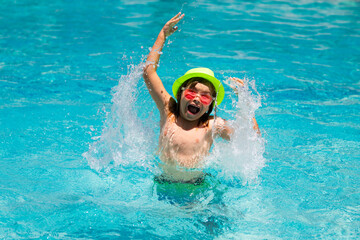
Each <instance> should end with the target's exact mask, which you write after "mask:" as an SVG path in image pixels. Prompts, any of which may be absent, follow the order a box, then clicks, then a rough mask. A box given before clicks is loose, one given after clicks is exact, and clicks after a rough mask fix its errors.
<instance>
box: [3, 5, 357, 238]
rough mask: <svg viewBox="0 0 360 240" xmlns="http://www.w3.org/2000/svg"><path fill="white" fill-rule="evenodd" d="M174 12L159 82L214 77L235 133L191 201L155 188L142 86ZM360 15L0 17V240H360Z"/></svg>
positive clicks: (220, 10)
mask: <svg viewBox="0 0 360 240" xmlns="http://www.w3.org/2000/svg"><path fill="white" fill-rule="evenodd" d="M180 10H181V11H182V12H184V13H185V14H186V16H185V18H184V19H183V21H182V22H181V23H180V24H179V31H178V32H176V33H175V34H174V35H172V36H171V37H170V38H169V41H168V42H167V43H166V45H165V47H164V49H163V54H162V56H161V61H160V66H159V69H158V74H159V76H160V77H161V79H162V80H163V82H164V85H165V87H166V89H167V90H168V91H169V92H171V85H172V82H173V81H174V79H176V78H177V77H179V76H181V75H182V74H184V73H185V72H186V71H187V70H188V69H189V68H192V67H199V66H201V67H209V68H211V69H212V70H213V71H214V72H215V75H216V76H217V77H218V78H219V79H221V80H222V81H223V82H224V85H225V91H226V97H225V100H224V102H223V103H222V104H221V105H220V107H219V109H218V110H217V112H216V115H217V116H220V117H222V118H225V119H228V120H229V121H230V122H231V123H232V124H233V126H234V127H235V129H236V130H237V132H236V134H235V135H234V137H233V139H232V140H231V141H230V142H225V141H221V140H219V141H217V142H215V144H214V147H213V148H212V151H211V154H210V156H209V157H208V159H207V163H206V166H205V171H206V172H207V173H208V175H207V177H206V179H205V181H204V182H203V183H201V184H199V185H191V184H190V185H189V184H188V185H187V184H168V183H159V182H156V181H154V176H156V175H158V174H159V173H160V171H159V169H158V163H159V160H158V157H157V141H158V135H159V126H158V121H159V116H158V112H157V109H156V107H155V104H154V103H153V102H152V101H151V98H150V96H149V94H148V92H147V89H146V87H145V85H144V83H143V80H142V78H141V69H142V66H143V64H144V59H145V58H146V55H147V54H148V53H149V47H151V46H152V44H153V42H154V41H155V38H156V36H157V34H158V32H159V31H160V29H161V28H162V26H163V24H164V23H165V22H166V21H167V20H168V19H170V18H171V17H172V16H173V15H175V14H176V13H177V12H179V11H180ZM359 15H360V2H359V1H350V0H348V1H342V0H327V1H326V0H318V1H316V0H300V1H290V0H283V1H267V0H259V1H196V2H195V1H193V2H192V1H181V0H179V1H157V0H151V1H148V0H146V1H145V0H144V1H130V0H123V1H97V0H94V1H82V0H80V1H75V2H73V1H56V0H55V1H51V2H49V1H28V0H22V1H8V0H5V1H3V2H2V4H1V6H0V28H1V29H2V31H1V32H0V126H1V130H0V238H1V239H309V238H312V239H358V238H359V236H360V232H359V229H360V219H359V215H360V205H359V203H360V192H359V190H358V189H359V188H360V177H359V176H360V170H359V169H360V161H359V160H360V155H359V153H360V144H359V142H360V127H359V126H360V125H359V123H360V115H359V110H360V104H359V103H360V81H359V79H360V19H359V17H358V16H359ZM230 76H237V77H240V78H244V79H245V83H246V84H245V87H244V88H239V94H238V96H236V94H234V92H233V91H232V89H231V87H230V86H229V85H228V81H226V79H227V78H228V77H230ZM253 114H255V116H256V119H257V122H258V124H259V126H260V130H261V136H257V135H256V133H254V131H252V130H251V121H249V119H250V120H251V117H252V116H253Z"/></svg>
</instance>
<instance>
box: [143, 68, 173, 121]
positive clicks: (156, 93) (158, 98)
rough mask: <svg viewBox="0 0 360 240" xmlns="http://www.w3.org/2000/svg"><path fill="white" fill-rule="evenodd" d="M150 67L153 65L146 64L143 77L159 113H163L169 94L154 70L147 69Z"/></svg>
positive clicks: (165, 109)
mask: <svg viewBox="0 0 360 240" xmlns="http://www.w3.org/2000/svg"><path fill="white" fill-rule="evenodd" d="M152 67H153V65H148V66H146V68H145V69H144V73H143V77H144V80H145V83H146V86H147V88H148V90H149V93H150V95H151V97H152V99H153V100H154V102H155V103H156V106H157V108H158V109H159V111H160V113H161V114H163V113H165V112H166V111H167V106H168V104H169V101H170V98H171V96H170V94H169V93H168V92H167V91H166V89H165V87H164V85H163V83H162V81H161V79H160V77H159V76H158V74H157V73H156V71H155V70H152V69H149V68H152Z"/></svg>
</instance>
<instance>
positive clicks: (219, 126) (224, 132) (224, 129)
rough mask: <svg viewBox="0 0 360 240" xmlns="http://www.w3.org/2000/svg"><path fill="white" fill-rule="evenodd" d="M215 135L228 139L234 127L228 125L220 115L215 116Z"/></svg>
mask: <svg viewBox="0 0 360 240" xmlns="http://www.w3.org/2000/svg"><path fill="white" fill-rule="evenodd" d="M213 124H214V131H215V136H219V137H221V138H223V139H225V140H230V138H231V135H232V133H233V132H234V129H233V128H232V127H231V126H230V125H229V123H228V122H227V121H226V120H225V119H222V118H220V117H217V118H216V119H214V121H213Z"/></svg>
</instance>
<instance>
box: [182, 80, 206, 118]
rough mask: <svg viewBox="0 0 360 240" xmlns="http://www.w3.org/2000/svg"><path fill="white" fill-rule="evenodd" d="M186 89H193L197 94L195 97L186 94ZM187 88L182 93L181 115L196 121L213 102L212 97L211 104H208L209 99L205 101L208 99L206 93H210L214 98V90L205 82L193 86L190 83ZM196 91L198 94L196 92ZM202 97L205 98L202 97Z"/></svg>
mask: <svg viewBox="0 0 360 240" xmlns="http://www.w3.org/2000/svg"><path fill="white" fill-rule="evenodd" d="M186 89H190V90H192V95H193V96H194V95H195V97H191V98H193V99H191V98H189V97H188V96H185V95H186ZM186 89H185V90H184V91H183V92H182V93H181V99H180V115H181V117H183V118H184V119H186V120H188V121H195V120H198V119H199V118H200V117H201V116H202V115H203V114H204V113H206V112H207V111H208V110H209V106H210V104H213V102H212V99H211V102H210V104H206V103H207V101H204V100H206V97H207V96H206V95H209V96H210V98H212V91H211V88H210V86H208V85H207V84H203V83H196V84H195V85H192V86H191V85H190V86H189V87H187V88H186ZM194 92H196V93H197V94H194ZM202 97H203V99H201V98H202ZM204 98H205V99H204ZM204 103H205V104H204Z"/></svg>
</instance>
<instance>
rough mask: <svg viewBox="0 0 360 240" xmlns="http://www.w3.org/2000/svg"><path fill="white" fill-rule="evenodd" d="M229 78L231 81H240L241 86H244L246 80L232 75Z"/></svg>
mask: <svg viewBox="0 0 360 240" xmlns="http://www.w3.org/2000/svg"><path fill="white" fill-rule="evenodd" d="M229 79H230V81H234V82H237V83H239V84H240V85H241V86H244V81H243V80H241V79H239V78H236V77H230V78H229Z"/></svg>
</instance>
